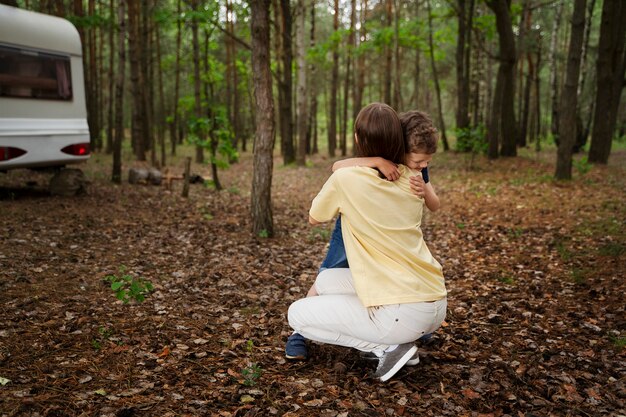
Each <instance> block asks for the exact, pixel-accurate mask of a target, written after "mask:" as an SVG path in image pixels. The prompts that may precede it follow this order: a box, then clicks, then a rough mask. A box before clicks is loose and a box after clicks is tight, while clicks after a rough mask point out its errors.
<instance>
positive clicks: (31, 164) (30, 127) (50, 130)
mask: <svg viewBox="0 0 626 417" xmlns="http://www.w3.org/2000/svg"><path fill="white" fill-rule="evenodd" d="M82 54H83V53H82V48H81V43H80V36H79V34H78V31H77V30H76V28H75V27H74V26H73V25H72V24H71V23H70V22H69V21H67V20H65V19H61V18H59V17H55V16H48V15H45V14H41V13H35V12H30V11H26V10H22V9H18V8H15V7H10V6H5V5H2V4H0V171H6V170H9V169H14V168H45V167H62V166H64V165H66V164H70V163H75V162H81V161H84V160H86V159H87V158H89V154H90V147H89V126H88V125H87V107H86V104H85V86H84V79H83V62H82Z"/></svg>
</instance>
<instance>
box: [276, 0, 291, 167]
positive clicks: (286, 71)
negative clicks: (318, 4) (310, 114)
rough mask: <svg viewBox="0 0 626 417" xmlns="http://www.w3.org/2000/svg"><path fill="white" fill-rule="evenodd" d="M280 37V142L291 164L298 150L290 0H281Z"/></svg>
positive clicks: (284, 159)
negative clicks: (292, 68) (294, 108)
mask: <svg viewBox="0 0 626 417" xmlns="http://www.w3.org/2000/svg"><path fill="white" fill-rule="evenodd" d="M277 12H278V10H277ZM280 22H281V26H280V37H278V36H277V39H276V41H277V42H281V41H282V43H281V48H280V52H281V56H282V77H281V79H280V82H279V96H278V105H279V107H280V113H279V115H278V117H279V122H280V143H281V151H282V153H283V163H284V164H285V165H287V164H290V163H292V162H294V161H295V159H296V151H295V148H294V144H293V113H292V104H291V101H292V100H293V95H292V88H293V75H292V72H291V67H292V64H293V47H292V44H291V6H290V0H280Z"/></svg>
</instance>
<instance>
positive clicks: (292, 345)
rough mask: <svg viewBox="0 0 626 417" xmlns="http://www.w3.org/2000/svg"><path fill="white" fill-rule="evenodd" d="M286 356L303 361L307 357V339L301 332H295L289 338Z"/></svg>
mask: <svg viewBox="0 0 626 417" xmlns="http://www.w3.org/2000/svg"><path fill="white" fill-rule="evenodd" d="M285 357H286V358H287V359H291V360H298V361H303V360H305V359H306V358H307V351H306V339H305V338H304V337H303V336H302V335H301V334H299V333H294V334H292V335H291V336H289V338H288V339H287V345H286V346H285Z"/></svg>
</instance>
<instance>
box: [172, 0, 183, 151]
mask: <svg viewBox="0 0 626 417" xmlns="http://www.w3.org/2000/svg"><path fill="white" fill-rule="evenodd" d="M181 26H182V25H181V0H177V1H176V64H175V65H174V71H175V74H174V103H173V106H172V124H171V126H170V140H171V141H172V142H171V143H170V145H171V147H172V156H174V155H176V144H177V143H178V142H179V140H181V138H179V137H178V124H179V121H178V95H179V92H180V44H181V37H182V28H181Z"/></svg>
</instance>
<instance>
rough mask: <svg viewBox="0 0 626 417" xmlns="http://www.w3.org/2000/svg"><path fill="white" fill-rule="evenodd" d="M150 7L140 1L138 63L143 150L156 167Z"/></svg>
mask: <svg viewBox="0 0 626 417" xmlns="http://www.w3.org/2000/svg"><path fill="white" fill-rule="evenodd" d="M149 15H150V7H149V5H148V0H141V29H140V34H141V38H140V48H139V52H140V54H141V55H140V58H139V60H140V62H141V89H140V91H141V100H142V111H141V122H142V125H141V130H142V131H143V142H144V149H146V150H147V151H150V163H151V164H152V165H153V166H154V165H156V154H155V149H154V148H155V147H154V139H153V134H152V127H153V115H154V109H153V106H152V103H154V100H153V97H154V94H153V90H154V83H153V82H152V77H151V72H152V71H151V68H150V67H151V65H152V62H151V56H152V54H151V53H150V51H152V47H151V45H150V19H149Z"/></svg>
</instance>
